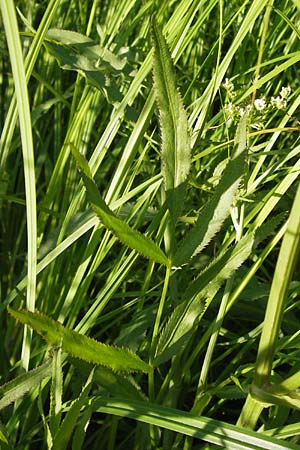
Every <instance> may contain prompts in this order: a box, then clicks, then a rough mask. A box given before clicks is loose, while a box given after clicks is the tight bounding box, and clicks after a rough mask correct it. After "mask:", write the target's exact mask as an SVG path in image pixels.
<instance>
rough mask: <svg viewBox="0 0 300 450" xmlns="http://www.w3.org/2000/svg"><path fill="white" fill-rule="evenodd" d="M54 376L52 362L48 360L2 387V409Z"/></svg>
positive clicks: (0, 407) (0, 400)
mask: <svg viewBox="0 0 300 450" xmlns="http://www.w3.org/2000/svg"><path fill="white" fill-rule="evenodd" d="M51 374H52V360H51V359H50V360H48V361H47V362H45V363H44V364H42V365H41V366H39V367H37V368H36V369H33V370H30V371H29V372H26V373H24V374H22V375H19V376H18V377H16V378H15V379H14V380H12V381H9V382H8V383H6V384H4V385H2V386H1V387H0V396H1V399H0V409H2V408H5V407H6V406H8V405H10V404H11V403H12V402H15V401H16V400H19V399H20V398H21V397H22V396H23V395H24V394H26V392H29V391H30V390H31V389H33V388H35V387H36V386H37V385H38V384H39V383H40V382H41V381H42V380H43V379H44V378H47V377H50V376H51Z"/></svg>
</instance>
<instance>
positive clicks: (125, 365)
mask: <svg viewBox="0 0 300 450" xmlns="http://www.w3.org/2000/svg"><path fill="white" fill-rule="evenodd" d="M8 312H9V313H10V314H11V315H12V316H13V317H15V318H16V319H17V320H19V321H20V322H22V323H24V324H27V325H29V326H30V327H31V328H33V329H34V330H35V331H36V332H37V333H39V334H40V335H41V336H42V337H43V338H44V339H45V340H46V341H47V342H48V343H49V344H50V345H52V346H61V348H62V350H63V351H64V352H66V353H69V354H70V355H72V356H74V357H76V358H80V359H83V360H84V361H87V362H89V363H92V364H101V365H103V366H107V367H110V368H111V369H113V370H124V371H128V372H132V371H142V372H148V371H149V366H148V364H146V363H145V362H144V361H142V360H141V359H140V358H139V357H138V356H137V355H136V354H134V353H133V352H131V351H130V350H127V349H124V348H118V347H112V346H108V345H105V344H102V343H101V342H98V341H95V340H94V339H92V338H89V337H87V336H84V335H82V334H79V333H77V332H76V331H73V330H70V329H68V328H65V327H64V326H63V325H61V324H60V323H59V322H56V321H55V320H53V319H51V318H49V317H48V316H46V315H44V314H42V313H40V312H37V311H35V312H34V313H33V312H29V311H25V310H19V311H17V310H15V309H12V308H10V307H8Z"/></svg>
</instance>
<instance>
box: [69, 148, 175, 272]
mask: <svg viewBox="0 0 300 450" xmlns="http://www.w3.org/2000/svg"><path fill="white" fill-rule="evenodd" d="M72 153H73V155H74V157H75V159H76V161H77V164H78V166H79V169H80V171H81V176H82V179H83V182H84V184H85V187H86V191H87V197H88V200H89V201H90V203H91V204H92V207H93V209H94V211H95V212H96V214H97V215H98V217H99V218H100V220H101V222H102V223H103V225H104V226H105V227H106V228H108V229H109V230H111V231H112V232H113V233H114V234H115V235H116V236H117V237H118V239H120V241H121V242H123V244H125V245H127V246H128V247H130V248H132V249H133V250H136V251H137V252H138V253H140V254H141V255H143V256H145V257H146V258H149V259H151V260H152V261H155V262H157V263H159V264H164V265H165V266H170V261H169V259H168V258H167V256H166V255H165V254H164V252H163V251H162V250H161V249H160V248H159V246H158V245H157V244H155V242H153V241H152V240H151V239H150V238H148V237H147V236H144V235H143V234H141V233H139V232H138V231H136V230H133V229H132V228H131V227H130V226H129V225H128V224H127V223H126V222H124V221H123V220H121V219H119V218H118V217H116V215H115V214H114V213H113V212H112V211H111V209H110V208H109V207H108V205H107V204H106V203H105V201H104V200H103V199H102V197H101V195H100V193H99V191H98V188H97V186H96V183H95V181H94V179H93V176H92V173H91V170H90V167H89V165H88V162H87V160H86V159H85V158H84V156H83V155H82V154H81V153H79V151H78V150H77V149H76V148H75V147H72Z"/></svg>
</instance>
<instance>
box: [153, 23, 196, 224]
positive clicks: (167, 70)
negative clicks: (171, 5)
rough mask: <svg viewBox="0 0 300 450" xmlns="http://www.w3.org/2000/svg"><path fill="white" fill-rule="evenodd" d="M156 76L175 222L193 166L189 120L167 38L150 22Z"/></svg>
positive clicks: (165, 170) (164, 165) (166, 175)
mask: <svg viewBox="0 0 300 450" xmlns="http://www.w3.org/2000/svg"><path fill="white" fill-rule="evenodd" d="M151 38H152V46H153V50H154V52H153V79H154V90H155V94H156V101H157V105H158V110H159V122H160V128H161V137H162V151H161V158H162V175H163V179H164V185H165V190H166V198H167V203H168V207H169V209H170V216H171V220H172V221H173V223H174V224H175V223H176V220H177V218H178V216H179V215H180V212H181V210H182V207H183V205H184V200H185V190H186V180H187V177H188V174H189V171H190V165H191V144H190V136H189V128H188V119H187V115H186V112H185V110H184V106H183V102H182V99H181V96H180V93H179V91H178V88H177V85H176V77H175V69H174V65H173V61H172V58H171V54H170V51H169V48H168V45H167V43H166V40H165V38H164V36H163V34H162V32H161V30H160V28H159V26H158V25H157V23H156V20H155V18H153V19H152V24H151Z"/></svg>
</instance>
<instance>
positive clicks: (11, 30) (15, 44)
mask: <svg viewBox="0 0 300 450" xmlns="http://www.w3.org/2000/svg"><path fill="white" fill-rule="evenodd" d="M0 7H1V12H2V17H3V22H4V28H5V35H6V39H7V44H8V49H9V54H10V63H11V66H12V72H13V79H14V85H15V91H16V98H17V108H18V115H19V122H20V129H21V141H22V152H23V168H24V178H25V195H26V218H27V252H28V257H27V264H28V268H27V279H28V282H27V294H26V304H27V308H28V309H29V310H30V311H33V310H34V308H35V296H36V262H37V256H36V254H37V223H36V222H37V219H36V190H35V165H34V149H33V139H32V128H31V115H30V106H29V97H28V90H27V84H26V76H25V68H24V62H23V54H22V48H21V42H20V37H19V30H18V22H17V17H16V11H15V7H14V4H13V2H12V1H10V0H3V1H1V2H0ZM30 345H31V330H29V329H28V328H27V327H25V328H24V339H23V347H22V364H23V366H24V368H25V369H28V366H29V358H30Z"/></svg>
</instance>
